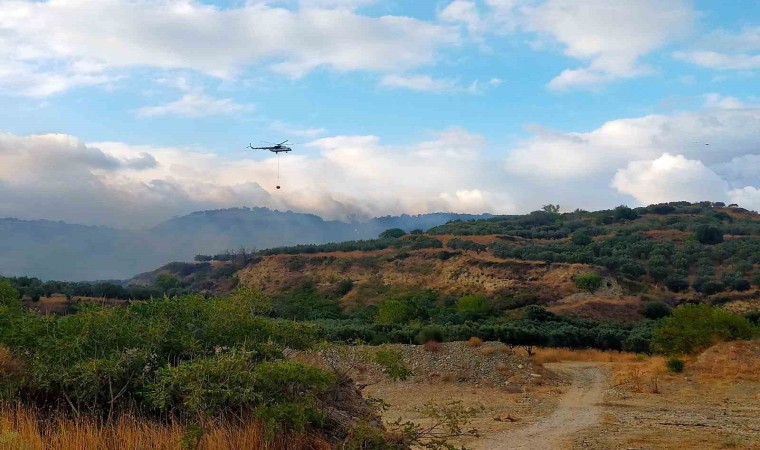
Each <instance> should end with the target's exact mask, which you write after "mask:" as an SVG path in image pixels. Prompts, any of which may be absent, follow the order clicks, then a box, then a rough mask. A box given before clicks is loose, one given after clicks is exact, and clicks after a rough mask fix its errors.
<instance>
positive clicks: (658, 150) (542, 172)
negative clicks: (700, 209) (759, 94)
mask: <svg viewBox="0 0 760 450" xmlns="http://www.w3.org/2000/svg"><path fill="white" fill-rule="evenodd" d="M717 101H718V102H720V100H717ZM734 106H735V104H734ZM532 132H533V136H532V137H531V138H530V139H527V140H525V141H523V142H521V143H519V144H518V145H517V146H516V148H515V149H514V150H513V151H512V152H511V153H510V155H509V156H508V157H507V160H506V166H505V167H506V170H507V171H508V172H509V173H512V174H515V175H520V176H525V177H537V178H544V179H547V178H548V179H566V180H572V179H579V178H587V177H591V176H600V177H609V176H611V174H612V173H614V171H615V170H617V169H618V168H620V167H622V166H624V165H626V164H628V162H630V161H636V160H646V159H655V158H657V157H659V156H660V155H662V154H663V153H670V154H680V155H684V156H685V157H687V158H689V159H697V160H700V161H702V162H704V163H705V164H707V165H714V164H719V163H723V162H725V161H728V160H730V159H731V158H734V157H739V156H742V155H748V154H757V153H758V146H757V145H758V142H760V109H756V108H752V107H746V108H709V109H703V110H699V111H693V112H681V113H676V114H673V115H649V116H644V117H637V118H629V119H618V120H612V121H609V122H606V123H604V124H603V125H602V126H601V127H599V128H597V129H595V130H593V131H590V132H586V133H578V132H569V133H563V132H558V131H552V130H547V129H544V128H537V127H534V128H533V129H532ZM705 144H710V145H705ZM608 179H609V178H608Z"/></svg>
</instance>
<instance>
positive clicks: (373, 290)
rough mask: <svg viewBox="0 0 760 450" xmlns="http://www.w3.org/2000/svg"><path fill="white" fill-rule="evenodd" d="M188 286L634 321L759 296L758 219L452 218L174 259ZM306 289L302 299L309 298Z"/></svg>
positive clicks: (665, 210)
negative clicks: (391, 230)
mask: <svg viewBox="0 0 760 450" xmlns="http://www.w3.org/2000/svg"><path fill="white" fill-rule="evenodd" d="M159 273H172V274H174V275H176V276H177V277H178V279H179V280H180V281H181V283H183V284H184V285H185V286H188V287H191V288H194V289H204V290H209V291H217V292H223V291H225V290H229V289H231V288H232V287H234V286H235V285H236V284H242V285H245V286H252V287H256V288H259V289H262V290H263V291H265V292H267V293H269V294H270V295H272V296H275V297H283V296H285V295H288V293H292V292H303V291H304V290H306V291H309V290H311V291H310V292H316V293H317V294H315V295H316V296H317V297H318V298H320V299H322V300H323V301H328V302H333V301H335V302H337V304H338V305H339V306H340V308H341V309H342V310H344V311H352V310H355V309H357V308H359V309H361V308H363V307H367V306H369V305H380V304H382V303H383V302H384V301H386V300H388V299H393V298H399V297H404V296H406V295H414V294H415V293H419V292H420V291H434V292H435V293H436V294H435V296H434V297H435V299H436V301H437V302H439V303H441V302H443V303H446V302H449V303H450V302H455V301H456V299H457V298H460V297H462V296H467V295H482V296H484V297H485V298H486V299H487V301H488V303H489V308H490V310H491V311H508V310H511V309H515V308H520V307H524V306H527V305H531V304H538V305H545V306H549V307H550V308H551V309H552V310H554V311H556V312H561V313H562V314H565V315H570V316H576V317H581V318H587V319H613V320H621V321H635V320H638V319H641V318H642V317H643V315H642V314H643V308H644V305H645V304H648V303H653V302H663V303H665V304H667V305H669V306H671V307H672V306H675V305H677V304H680V303H684V302H693V301H704V302H710V303H714V304H737V305H740V304H741V305H744V307H743V308H744V310H747V309H756V308H757V305H758V299H759V298H760V294H759V292H758V289H757V288H758V284H759V283H760V216H758V214H756V213H754V212H750V211H746V210H743V209H741V208H735V207H726V206H724V205H722V204H710V203H703V204H689V203H685V202H681V203H673V204H667V205H652V206H649V207H646V208H635V209H631V208H626V207H619V208H616V209H613V210H608V211H597V212H584V211H576V212H573V213H565V214H559V213H555V212H548V211H536V212H533V213H531V214H528V215H523V216H507V217H495V218H489V219H485V220H472V221H451V222H449V223H446V224H444V225H441V226H437V227H434V228H432V229H430V230H429V231H428V232H427V234H408V235H406V236H403V237H400V238H396V239H380V240H372V241H354V242H344V243H339V244H327V245H316V246H315V245H312V246H296V247H282V248H273V249H267V250H262V251H258V252H255V253H253V254H246V255H238V256H237V257H235V258H233V260H228V261H218V260H217V261H209V262H206V263H202V264H173V265H170V266H166V267H164V268H163V269H160V270H158V271H154V272H152V273H148V274H145V275H143V276H141V277H139V278H137V279H135V280H133V282H134V283H142V284H150V283H152V281H153V280H154V279H155V277H156V276H157V274H159ZM310 295H311V294H310Z"/></svg>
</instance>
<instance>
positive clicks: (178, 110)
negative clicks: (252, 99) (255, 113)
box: [137, 91, 253, 117]
mask: <svg viewBox="0 0 760 450" xmlns="http://www.w3.org/2000/svg"><path fill="white" fill-rule="evenodd" d="M252 109H253V106H252V105H244V104H240V103H236V102H235V101H234V100H232V99H230V98H214V97H210V96H208V95H206V94H204V93H203V92H200V91H194V92H188V93H186V94H184V95H183V96H182V97H181V98H179V99H178V100H175V101H173V102H169V103H167V104H165V105H159V106H145V107H143V108H140V109H138V110H137V115H138V116H140V117H160V116H178V117H206V116H223V115H231V114H237V113H241V112H246V111H251V110H252Z"/></svg>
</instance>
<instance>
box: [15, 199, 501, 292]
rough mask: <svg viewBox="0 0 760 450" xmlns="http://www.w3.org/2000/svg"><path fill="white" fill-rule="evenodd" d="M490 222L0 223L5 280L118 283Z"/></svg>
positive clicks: (264, 214) (238, 213) (409, 218)
mask: <svg viewBox="0 0 760 450" xmlns="http://www.w3.org/2000/svg"><path fill="white" fill-rule="evenodd" d="M488 217H493V216H492V215H490V214H481V215H472V214H456V213H431V214H420V215H406V214H404V215H401V216H384V217H377V218H374V219H370V220H367V221H362V222H354V223H348V222H341V221H328V220H324V219H322V218H321V217H319V216H317V215H314V214H306V213H298V212H292V211H277V210H271V209H268V208H245V207H243V208H230V209H219V210H208V211H197V212H193V213H190V214H187V215H185V216H180V217H174V218H172V219H169V220H166V221H164V222H162V223H160V224H158V225H156V226H155V227H153V228H150V229H147V230H137V231H135V230H122V229H117V228H111V227H105V226H93V225H81V224H70V223H65V222H61V221H50V220H20V219H13V218H5V219H0V275H7V276H34V277H38V278H42V279H55V280H66V281H76V280H119V279H126V278H129V277H131V276H133V275H135V274H138V273H140V272H145V271H147V270H151V269H154V268H155V267H157V266H160V265H162V264H165V263H167V262H170V261H188V260H191V259H192V258H193V257H194V256H195V255H197V254H214V253H219V252H222V251H225V250H228V249H238V248H240V247H245V248H247V249H251V248H259V249H260V248H266V247H273V246H282V245H295V244H320V243H326V242H334V241H346V240H354V239H370V238H374V237H376V236H377V235H378V234H379V233H380V232H382V231H383V230H386V229H388V228H402V229H404V230H406V231H410V230H412V229H415V228H421V229H428V228H431V227H434V226H437V225H441V224H444V223H446V222H448V221H450V220H473V219H483V218H488Z"/></svg>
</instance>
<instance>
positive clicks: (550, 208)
mask: <svg viewBox="0 0 760 450" xmlns="http://www.w3.org/2000/svg"><path fill="white" fill-rule="evenodd" d="M541 211H544V212H548V213H552V214H558V213H559V205H552V204H551V203H549V204H548V205H544V206H542V207H541Z"/></svg>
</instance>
